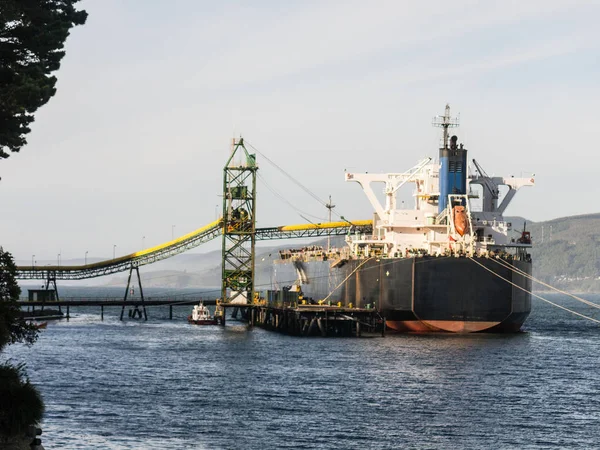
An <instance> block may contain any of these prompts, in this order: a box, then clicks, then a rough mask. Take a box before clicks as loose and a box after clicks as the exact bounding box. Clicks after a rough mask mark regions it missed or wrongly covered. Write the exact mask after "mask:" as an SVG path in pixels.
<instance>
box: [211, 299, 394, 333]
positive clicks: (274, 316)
mask: <svg viewBox="0 0 600 450" xmlns="http://www.w3.org/2000/svg"><path fill="white" fill-rule="evenodd" d="M219 306H220V307H222V308H223V309H224V314H223V317H225V316H226V315H227V313H226V312H227V310H228V309H230V308H237V309H238V310H239V311H241V319H242V320H245V321H247V322H248V325H249V326H251V327H253V326H258V327H261V328H264V329H265V330H270V331H275V332H279V333H282V334H288V335H291V336H322V337H351V336H355V337H361V336H363V333H364V334H365V335H366V334H368V335H374V334H377V335H381V336H385V318H384V317H382V316H381V315H380V314H379V311H377V310H375V309H366V308H350V307H345V306H330V305H289V306H287V305H277V306H272V305H256V304H250V305H243V304H231V303H230V304H223V303H221V304H219ZM234 311H235V310H234ZM234 317H235V316H234ZM221 325H225V320H223V319H222V320H221Z"/></svg>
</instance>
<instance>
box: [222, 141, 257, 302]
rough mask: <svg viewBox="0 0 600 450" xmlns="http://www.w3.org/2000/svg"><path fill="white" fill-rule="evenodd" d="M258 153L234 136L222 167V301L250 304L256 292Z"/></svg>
mask: <svg viewBox="0 0 600 450" xmlns="http://www.w3.org/2000/svg"><path fill="white" fill-rule="evenodd" d="M257 170H258V167H257V166H256V155H254V154H250V153H248V150H246V147H245V146H244V140H243V139H242V138H240V139H233V141H232V152H231V156H230V157H229V160H228V161H227V164H226V165H225V168H224V169H223V171H224V175H223V251H222V255H223V261H222V268H223V269H222V270H223V273H222V285H221V299H222V302H223V303H234V304H247V303H251V302H252V298H253V294H254V245H255V238H256V236H255V233H256V171H257Z"/></svg>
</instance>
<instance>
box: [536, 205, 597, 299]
mask: <svg viewBox="0 0 600 450" xmlns="http://www.w3.org/2000/svg"><path fill="white" fill-rule="evenodd" d="M527 228H528V229H530V230H531V234H532V237H533V243H534V247H533V249H532V252H531V254H532V256H533V258H534V269H533V274H534V276H535V277H536V278H539V279H541V280H542V281H544V282H546V283H548V284H550V285H552V286H556V287H559V288H562V289H566V290H569V291H577V292H600V249H599V248H598V247H599V243H600V214H585V215H581V216H571V217H561V218H558V219H554V220H549V221H546V222H538V223H531V224H530V225H528V226H527Z"/></svg>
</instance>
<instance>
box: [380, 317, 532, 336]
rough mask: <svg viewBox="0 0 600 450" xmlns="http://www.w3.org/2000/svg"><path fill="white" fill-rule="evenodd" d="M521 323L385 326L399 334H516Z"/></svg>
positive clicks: (402, 323)
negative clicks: (436, 332)
mask: <svg viewBox="0 0 600 450" xmlns="http://www.w3.org/2000/svg"><path fill="white" fill-rule="evenodd" d="M522 325H523V324H522V323H518V322H512V323H507V322H483V321H482V322H471V321H463V320H388V321H386V326H387V328H388V329H389V330H391V331H396V332H399V333H406V332H415V333H431V332H432V331H434V332H435V331H438V332H447V333H477V332H484V331H487V332H496V333H506V332H509V333H516V332H518V331H520V330H521V326H522Z"/></svg>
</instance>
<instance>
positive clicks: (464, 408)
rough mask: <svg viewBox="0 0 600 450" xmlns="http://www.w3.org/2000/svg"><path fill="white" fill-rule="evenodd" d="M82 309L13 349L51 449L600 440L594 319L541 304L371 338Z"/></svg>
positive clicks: (599, 346) (513, 444)
mask: <svg viewBox="0 0 600 450" xmlns="http://www.w3.org/2000/svg"><path fill="white" fill-rule="evenodd" d="M546 297H547V298H549V299H551V300H553V301H556V302H558V303H560V304H563V305H566V306H570V307H573V308H576V309H577V311H579V312H581V313H583V314H587V315H592V316H593V317H596V318H597V319H600V310H598V309H592V308H590V307H589V306H586V305H582V304H578V303H576V302H574V301H573V300H571V299H569V298H566V297H563V296H560V295H546ZM585 298H587V299H589V300H592V301H596V302H600V296H590V295H588V296H585ZM73 312H74V314H75V316H74V317H73V318H72V319H71V320H70V321H69V322H67V321H66V320H63V321H60V322H54V323H51V324H49V326H48V328H47V329H46V330H44V331H43V332H42V333H41V337H40V340H39V341H38V343H36V344H35V345H34V346H33V347H31V348H26V347H23V346H12V347H10V348H9V350H8V352H7V354H8V356H12V357H13V358H15V360H18V361H19V360H20V361H23V360H25V361H26V362H27V367H28V372H29V375H30V377H31V379H32V381H33V382H34V383H36V384H37V385H38V386H39V388H40V390H41V391H42V393H43V395H44V398H45V402H46V407H47V412H46V416H45V419H44V423H43V428H44V434H43V436H42V437H43V443H44V446H45V447H46V449H59V448H60V449H185V448H227V449H229V448H244V449H266V448H294V449H296V448H339V449H350V448H434V449H437V448H439V449H448V448H565V447H570V448H571V447H579V448H600V395H599V392H600V358H599V356H598V353H599V350H600V325H598V324H595V323H593V322H589V321H584V320H583V319H580V318H577V317H575V316H572V315H569V314H568V313H566V312H564V311H561V310H559V309H556V308H553V307H552V306H549V305H547V304H545V303H542V302H541V301H539V300H535V299H534V311H533V312H532V315H531V317H530V318H529V320H528V322H527V323H526V327H525V330H526V332H525V333H521V334H517V335H483V334H476V335H451V334H438V335H414V334H413V335H409V334H406V335H395V336H392V335H388V336H386V337H385V338H363V339H356V338H347V339H341V338H318V337H314V338H294V337H288V336H283V335H279V334H275V333H273V332H268V331H264V330H261V329H253V330H251V331H249V330H248V329H247V328H246V327H245V326H242V325H238V324H236V323H235V322H232V321H230V322H228V325H227V327H226V328H225V329H223V328H220V327H199V326H192V325H188V324H187V323H186V322H185V315H186V314H187V313H188V310H187V309H186V308H181V309H180V310H179V312H178V314H177V317H176V319H174V320H172V321H170V320H168V310H166V309H164V308H163V309H159V308H154V309H150V310H149V314H150V320H149V321H148V322H139V321H131V320H129V321H124V322H119V321H118V320H117V319H118V317H117V315H118V313H119V312H120V310H117V309H113V310H108V312H105V320H104V321H103V322H102V321H100V317H99V311H97V310H93V309H87V310H81V309H75V310H74V311H72V313H73ZM5 356H6V355H5Z"/></svg>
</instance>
